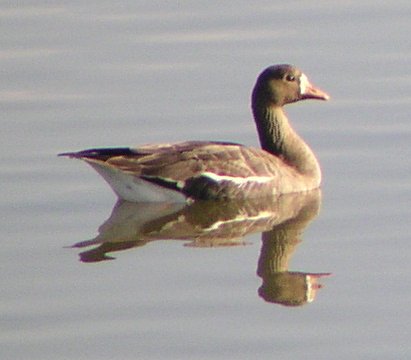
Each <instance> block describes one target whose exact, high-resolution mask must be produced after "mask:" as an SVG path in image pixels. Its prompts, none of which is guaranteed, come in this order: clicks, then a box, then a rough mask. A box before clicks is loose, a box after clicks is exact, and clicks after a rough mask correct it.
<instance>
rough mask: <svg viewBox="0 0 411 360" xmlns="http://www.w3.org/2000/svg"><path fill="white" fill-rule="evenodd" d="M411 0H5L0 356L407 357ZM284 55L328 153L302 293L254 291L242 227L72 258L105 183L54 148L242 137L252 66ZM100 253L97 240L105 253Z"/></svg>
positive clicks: (312, 134)
mask: <svg viewBox="0 0 411 360" xmlns="http://www.w3.org/2000/svg"><path fill="white" fill-rule="evenodd" d="M410 16H411V5H410V3H409V1H394V2H385V1H345V2H340V1H319V2H314V3H313V2H300V1H288V2H283V1H276V0H275V1H257V2H249V1H237V2H235V3H232V2H230V3H229V2H221V1H211V2H210V1H208V2H203V3H199V2H197V1H185V2H174V3H172V2H166V1H158V2H151V3H150V2H142V1H121V2H114V1H104V2H101V1H96V2H93V1H89V2H71V1H60V2H54V3H52V4H46V3H42V2H29V1H27V2H25V1H22V2H18V3H17V2H16V3H15V4H14V3H11V2H10V3H9V4H7V3H5V2H3V3H2V4H1V5H0V24H1V25H0V28H1V30H2V31H1V33H0V44H1V47H0V69H1V71H0V108H1V119H0V122H1V131H0V144H1V145H0V149H1V153H0V184H1V187H0V189H1V190H0V197H1V200H0V212H1V217H0V226H1V229H2V233H3V236H2V251H1V255H0V264H1V265H0V269H1V271H0V286H1V289H2V290H1V301H0V324H1V326H0V357H1V359H42V360H44V359H53V360H54V359H252V358H259V359H272V358H281V359H297V358H298V359H301V358H303V359H347V358H355V359H408V358H410V356H411V345H410V341H409V334H410V332H411V325H410V321H409V319H410V318H411V310H410V309H411V308H410V306H409V304H410V302H411V291H410V287H409V278H410V275H411V265H410V264H411V262H410V256H411V250H410V245H409V233H410V221H409V217H410V212H411V211H410V200H411V185H410V173H411V156H410V155H411V153H410V145H409V144H410V135H411V125H410V123H409V113H410V104H411V96H410V93H411V92H410V90H411V71H410V60H411V56H410V55H411V46H410V45H411V44H410V37H409V33H410V31H411V24H410ZM283 62H287V63H293V64H295V65H298V66H299V67H301V68H302V69H303V70H304V72H305V73H306V74H307V75H308V77H309V78H310V79H311V80H312V82H313V83H314V84H316V85H318V86H319V87H320V88H322V89H324V90H326V91H327V92H328V93H329V94H330V95H331V101H330V102H328V103H322V102H314V101H312V102H304V103H299V104H296V105H292V106H289V107H288V109H287V110H288V114H289V117H290V119H291V120H292V122H293V125H294V127H295V128H296V129H297V130H298V131H299V133H301V135H302V136H303V137H304V138H305V139H306V140H307V142H308V143H309V144H310V145H311V146H312V148H313V149H314V151H315V152H316V154H317V156H318V158H319V160H320V162H321V165H322V169H323V176H324V182H323V186H322V209H321V212H320V214H319V215H318V217H317V218H316V219H314V220H313V221H312V223H311V224H310V225H308V227H307V229H306V230H305V231H304V234H303V236H302V239H303V241H302V242H301V243H300V244H298V245H297V246H296V248H295V252H294V253H293V254H292V258H291V261H290V270H292V271H296V272H308V273H309V272H313V273H322V272H331V273H332V276H329V277H326V278H323V279H321V283H322V284H323V285H324V287H323V288H322V289H320V290H319V291H318V293H317V296H316V298H315V301H314V302H312V303H309V304H306V305H303V306H301V307H288V306H283V305H278V304H272V303H269V302H267V301H264V300H263V299H262V298H261V297H260V296H259V294H258V289H259V287H260V286H261V278H260V277H259V276H258V274H257V266H258V260H259V256H260V248H261V235H260V234H259V233H253V234H250V235H247V236H246V237H245V239H242V240H241V241H242V242H244V243H246V245H245V246H228V247H227V246H226V247H214V248H196V247H189V246H183V245H184V243H187V242H182V241H177V240H172V241H170V240H169V241H167V240H164V241H161V240H160V241H153V242H150V243H148V244H146V245H145V246H141V247H134V248H131V249H129V250H124V251H121V252H115V253H114V254H111V256H113V257H115V258H116V260H112V261H102V262H95V263H83V262H80V261H79V257H78V254H79V253H80V252H81V251H82V250H81V249H78V248H68V247H69V246H70V245H73V244H74V243H77V242H80V241H84V240H87V239H91V238H94V237H95V236H96V235H97V232H98V230H97V229H98V227H99V226H100V224H102V223H103V222H104V221H105V220H106V219H107V218H108V217H109V215H110V213H111V210H112V207H113V205H114V203H115V197H114V195H113V194H112V192H111V191H110V189H109V188H108V187H107V186H106V184H105V183H104V182H103V180H102V179H101V178H99V177H98V175H97V174H95V173H94V172H93V171H92V169H90V168H89V167H87V166H86V165H84V164H82V163H81V162H78V161H70V160H68V159H63V158H57V157H56V154H57V153H59V152H62V151H69V150H79V149H83V148H87V147H93V146H108V145H110V146H111V145H131V144H143V143H150V142H172V141H179V140H186V139H215V140H229V141H236V142H242V143H245V144H248V145H252V146H257V145H258V142H257V137H256V134H255V128H254V124H253V122H252V120H251V114H250V110H249V96H250V90H251V88H252V86H253V83H254V81H255V78H256V76H257V74H258V73H259V72H260V71H261V70H262V69H263V68H264V67H266V66H267V65H270V64H273V63H283ZM109 255H110V253H109Z"/></svg>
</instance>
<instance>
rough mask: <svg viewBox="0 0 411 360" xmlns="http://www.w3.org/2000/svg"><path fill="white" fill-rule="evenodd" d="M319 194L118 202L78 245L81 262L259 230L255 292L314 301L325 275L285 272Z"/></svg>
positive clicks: (233, 241)
mask: <svg viewBox="0 0 411 360" xmlns="http://www.w3.org/2000/svg"><path fill="white" fill-rule="evenodd" d="M320 204H321V193H320V191H319V190H314V191H310V192H306V193H299V194H287V195H281V196H279V197H276V198H270V199H251V200H242V201H196V202H194V203H192V204H170V203H131V202H126V201H119V202H117V203H116V205H115V206H114V208H113V211H112V213H111V216H110V217H109V218H108V219H107V220H106V221H105V222H104V223H103V224H102V225H101V226H100V228H99V230H98V232H99V234H98V236H97V237H95V238H94V239H92V240H88V241H82V242H78V243H76V244H74V245H73V247H75V248H85V247H92V248H91V249H89V250H86V251H83V252H81V253H80V260H81V261H82V262H98V261H104V260H112V259H114V258H113V257H112V256H110V255H108V253H113V252H116V251H121V250H126V249H130V248H135V247H139V246H143V245H145V244H147V243H148V242H151V241H155V240H164V239H174V240H186V241H187V242H186V243H185V246H192V247H217V246H220V247H221V246H239V245H245V244H246V242H245V241H244V239H243V238H244V236H246V235H248V234H250V233H255V232H262V247H261V253H260V258H259V261H258V267H257V274H258V276H259V277H261V279H262V285H261V287H260V288H259V290H258V293H259V295H260V297H261V298H263V299H264V300H265V301H267V302H271V303H276V304H282V305H286V306H299V305H303V304H306V303H308V302H312V301H313V300H314V298H315V295H316V292H317V290H318V289H320V288H321V285H320V284H319V283H318V280H319V278H321V277H323V276H326V275H329V273H308V272H296V271H289V270H288V266H289V265H288V264H289V260H290V258H291V257H292V254H293V253H294V251H295V249H296V247H297V245H298V244H299V243H300V242H301V238H302V234H303V231H304V229H305V228H306V227H307V225H308V224H309V223H310V222H311V221H312V220H313V219H314V218H315V217H316V216H317V215H318V212H319V209H320Z"/></svg>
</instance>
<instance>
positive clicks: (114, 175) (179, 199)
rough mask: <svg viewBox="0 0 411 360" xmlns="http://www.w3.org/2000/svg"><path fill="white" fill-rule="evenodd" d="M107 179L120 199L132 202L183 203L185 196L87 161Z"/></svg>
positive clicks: (109, 167)
mask: <svg viewBox="0 0 411 360" xmlns="http://www.w3.org/2000/svg"><path fill="white" fill-rule="evenodd" d="M86 161H87V160H86ZM87 162H88V163H89V164H90V165H91V166H92V167H93V168H94V169H95V170H96V171H97V172H98V173H99V174H100V175H101V176H102V177H103V178H104V180H106V181H107V183H108V184H109V185H110V187H111V188H112V189H113V191H114V192H115V193H116V194H117V196H118V197H119V198H120V199H124V200H127V201H133V202H172V203H184V202H186V200H187V199H186V197H185V196H184V195H183V194H182V193H180V192H178V191H174V190H171V189H167V188H164V187H162V186H161V185H156V184H153V183H151V182H149V181H146V180H143V179H140V178H139V177H137V176H135V175H133V174H128V173H126V172H123V171H121V170H119V169H116V168H115V167H112V166H107V165H103V164H101V163H99V162H95V161H87Z"/></svg>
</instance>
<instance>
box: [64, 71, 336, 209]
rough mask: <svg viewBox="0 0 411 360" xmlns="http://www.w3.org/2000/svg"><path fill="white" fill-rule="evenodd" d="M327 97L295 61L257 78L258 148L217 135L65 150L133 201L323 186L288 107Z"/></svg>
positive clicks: (234, 195)
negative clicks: (215, 137) (173, 141)
mask: <svg viewBox="0 0 411 360" xmlns="http://www.w3.org/2000/svg"><path fill="white" fill-rule="evenodd" d="M305 99H318V100H328V99H329V96H328V95H327V94H326V93H325V92H323V91H321V90H320V89H318V88H316V87H314V86H313V85H312V84H311V83H310V82H309V80H308V78H307V76H306V75H305V74H304V73H302V72H301V71H300V70H299V69H297V68H296V67H294V66H292V65H288V64H281V65H273V66H270V67H268V68H267V69H265V70H264V71H263V72H262V73H261V74H260V75H259V76H258V78H257V81H256V84H255V86H254V89H253V92H252V97H251V102H252V104H251V105H252V111H253V115H254V120H255V123H256V126H257V131H258V135H259V139H260V144H261V149H258V148H252V147H246V146H244V145H241V144H236V143H231V142H218V141H187V142H182V143H176V144H154V145H144V146H139V147H119V148H97V149H88V150H83V151H79V152H69V153H63V154H60V155H61V156H68V157H71V158H76V159H81V160H84V161H85V162H87V163H88V164H89V165H91V166H92V167H93V168H94V169H95V170H96V171H97V172H98V173H99V174H100V175H101V176H102V177H103V178H104V179H105V180H106V181H107V183H108V184H109V185H110V186H111V188H112V189H113V190H114V192H115V193H116V194H117V196H118V197H119V198H120V199H124V200H128V201H134V202H143V201H145V202H153V201H155V202H159V201H168V202H185V201H186V200H196V199H201V200H210V199H241V198H243V199H247V198H256V197H261V196H273V195H274V196H276V195H280V194H286V193H295V192H303V191H308V190H312V189H315V188H318V187H319V186H320V183H321V170H320V166H319V164H318V161H317V159H316V157H315V155H314V153H313V152H312V150H311V149H310V148H309V146H308V145H307V144H306V143H305V142H304V140H303V139H302V138H301V137H300V136H299V135H298V134H297V133H296V132H295V131H294V130H293V128H292V127H291V126H290V123H289V121H288V118H287V116H286V114H285V112H284V109H283V106H284V105H286V104H290V103H293V102H297V101H300V100H305Z"/></svg>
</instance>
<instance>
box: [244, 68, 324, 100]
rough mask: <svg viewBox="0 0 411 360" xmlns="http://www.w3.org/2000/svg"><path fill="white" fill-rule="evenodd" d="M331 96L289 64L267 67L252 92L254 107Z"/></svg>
mask: <svg viewBox="0 0 411 360" xmlns="http://www.w3.org/2000/svg"><path fill="white" fill-rule="evenodd" d="M329 98H330V97H329V96H328V94H326V93H325V92H324V91H322V90H320V89H318V88H316V87H314V86H313V85H312V84H311V83H310V81H309V80H308V78H307V76H306V75H305V74H304V73H303V72H302V71H301V70H299V69H298V68H296V67H295V66H292V65H288V64H281V65H273V66H270V67H268V68H267V69H265V70H264V71H263V72H262V73H261V74H260V75H259V76H258V78H257V82H256V84H255V86H254V90H253V94H252V102H253V107H261V106H263V107H267V106H268V107H271V106H274V107H282V106H283V105H286V104H289V103H293V102H296V101H300V100H305V99H317V100H328V99H329Z"/></svg>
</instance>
